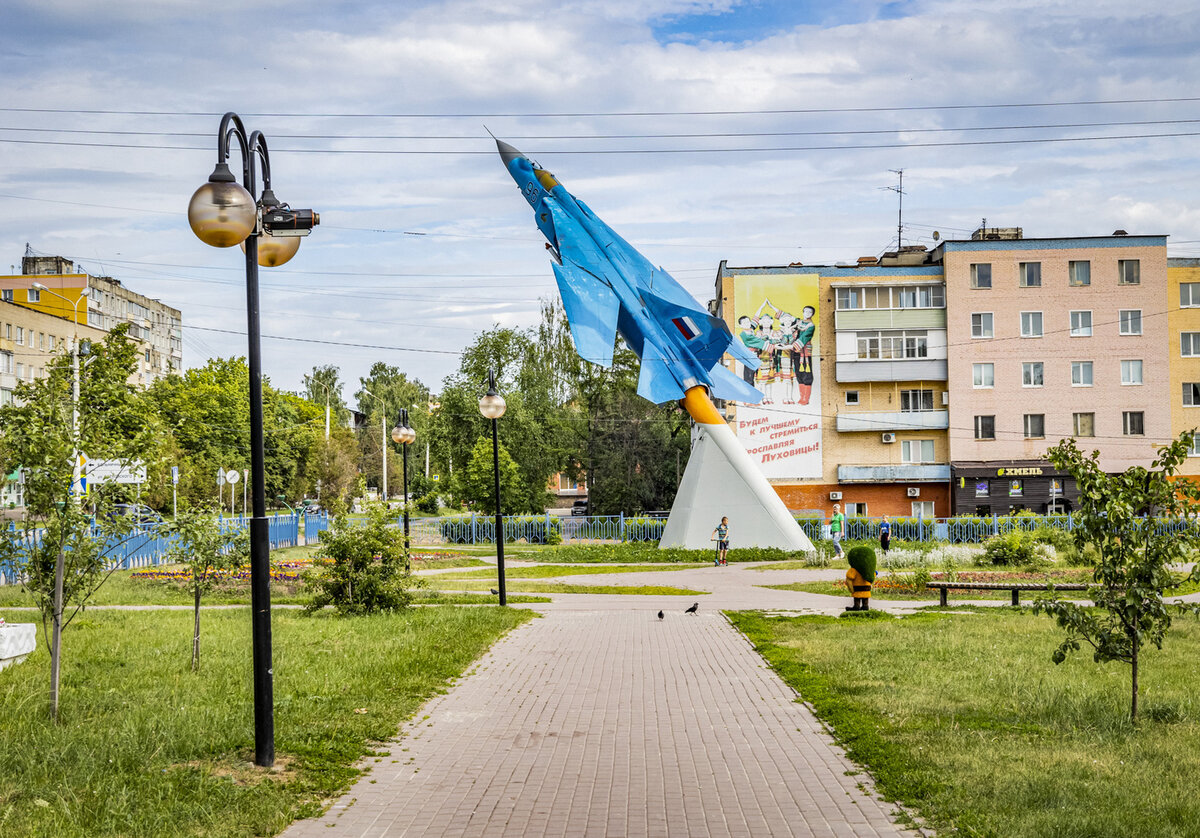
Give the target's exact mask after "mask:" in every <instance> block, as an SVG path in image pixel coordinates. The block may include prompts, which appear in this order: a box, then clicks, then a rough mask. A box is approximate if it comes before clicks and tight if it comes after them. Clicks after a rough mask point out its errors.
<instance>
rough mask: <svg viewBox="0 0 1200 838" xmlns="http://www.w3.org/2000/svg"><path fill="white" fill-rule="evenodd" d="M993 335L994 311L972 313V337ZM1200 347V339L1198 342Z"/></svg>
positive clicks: (1197, 344)
mask: <svg viewBox="0 0 1200 838" xmlns="http://www.w3.org/2000/svg"><path fill="white" fill-rule="evenodd" d="M1197 334H1200V333H1197ZM991 336H992V313H991V312H990V311H988V312H983V313H980V314H972V315H971V337H973V338H990V337H991ZM1196 346H1197V347H1200V341H1198V342H1197V343H1196ZM1198 354H1200V353H1198Z"/></svg>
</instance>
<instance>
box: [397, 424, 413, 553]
mask: <svg viewBox="0 0 1200 838" xmlns="http://www.w3.org/2000/svg"><path fill="white" fill-rule="evenodd" d="M416 439H417V432H416V431H414V430H413V429H412V428H411V427H409V424H408V408H404V409H403V410H401V411H400V424H398V425H397V426H396V427H394V428H392V441H393V442H396V443H397V444H399V445H400V450H401V451H402V452H403V454H404V561H405V562H407V561H408V446H410V445H412V444H413V443H414V442H416Z"/></svg>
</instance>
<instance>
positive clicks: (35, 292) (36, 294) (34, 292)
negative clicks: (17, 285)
mask: <svg viewBox="0 0 1200 838" xmlns="http://www.w3.org/2000/svg"><path fill="white" fill-rule="evenodd" d="M25 299H26V300H28V301H29V302H31V303H40V302H41V301H42V292H41V289H39V288H30V289H29V290H28V291H26V292H25Z"/></svg>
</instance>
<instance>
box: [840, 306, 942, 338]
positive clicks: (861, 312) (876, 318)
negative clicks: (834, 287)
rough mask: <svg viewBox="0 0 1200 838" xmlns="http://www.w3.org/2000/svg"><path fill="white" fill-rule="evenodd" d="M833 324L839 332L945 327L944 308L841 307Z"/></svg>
mask: <svg viewBox="0 0 1200 838" xmlns="http://www.w3.org/2000/svg"><path fill="white" fill-rule="evenodd" d="M833 325H834V328H835V329H837V330H838V331H839V332H840V331H852V332H865V331H869V330H871V329H930V330H936V329H945V328H946V309H944V308H875V309H861V308H855V309H843V310H841V311H838V312H837V313H836V314H835V315H834V320H833Z"/></svg>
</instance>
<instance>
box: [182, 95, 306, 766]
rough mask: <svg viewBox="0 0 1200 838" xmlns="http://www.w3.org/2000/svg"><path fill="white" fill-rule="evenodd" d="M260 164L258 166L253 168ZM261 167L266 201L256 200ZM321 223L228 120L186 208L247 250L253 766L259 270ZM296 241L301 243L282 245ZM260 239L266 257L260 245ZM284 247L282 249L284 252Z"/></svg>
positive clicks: (208, 238) (263, 141)
mask: <svg viewBox="0 0 1200 838" xmlns="http://www.w3.org/2000/svg"><path fill="white" fill-rule="evenodd" d="M230 140H235V141H236V142H237V145H238V147H239V149H240V150H241V153H242V183H241V184H239V183H238V182H237V178H235V177H234V175H233V173H232V172H231V171H229V165H228V163H226V161H227V160H228V159H229V144H230ZM255 159H257V160H258V161H259V166H258V167H256V166H255V165H254V161H255ZM259 168H261V170H262V180H263V190H262V196H261V197H260V198H259V199H258V200H255V198H254V192H255V189H256V175H257V172H258V170H259ZM319 223H320V218H319V216H318V215H317V213H315V212H313V211H312V210H293V209H291V208H290V207H289V206H288V205H287V204H283V203H281V202H280V201H279V200H278V199H277V198H276V197H275V193H274V192H272V191H271V158H270V154H269V153H268V151H267V138H266V137H265V136H263V134H262V132H260V131H254V132H253V133H247V132H246V127H245V126H244V125H243V124H242V120H241V117H239V116H238V115H237V114H235V113H232V112H230V113H227V114H225V115H224V116H223V117H221V125H220V128H218V130H217V164H216V166H215V167H214V168H213V173H212V175H210V176H209V178H208V182H207V183H205V184H204V185H203V186H201V187H200V188H199V189H197V190H196V192H195V194H193V195H192V200H191V202H190V203H189V204H188V224H190V225H191V228H192V232H194V233H195V234H196V237H197V238H199V239H200V241H202V242H204V243H205V244H208V245H212V246H213V247H233V246H234V245H235V244H240V245H242V249H243V250H244V251H245V253H246V314H247V323H246V327H247V328H246V334H247V339H248V341H247V342H248V350H247V354H246V361H247V366H249V368H250V481H251V483H252V484H253V485H252V486H251V494H252V497H253V515H252V516H251V518H250V611H251V627H252V638H253V644H252V645H253V650H254V762H255V764H257V765H260V766H263V767H270V766H271V765H273V764H274V763H275V711H274V697H273V691H274V688H273V686H272V677H271V560H270V549H271V545H270V536H269V532H268V522H267V499H266V467H265V458H264V450H263V409H262V352H261V346H260V339H259V334H260V322H259V320H260V310H259V303H258V266H259V265H260V264H261V265H264V266H272V265H280V264H283V263H284V262H286V261H287V260H288V259H290V258H291V257H292V255H293V254H295V252H296V248H297V247H298V246H299V245H298V242H299V237H300V236H307V235H308V234H309V233H310V232H312V228H313V227H315V226H316V225H317V224H319ZM290 238H295V239H296V241H297V244H292V243H291V242H284V241H283V240H284V239H290ZM260 240H262V248H261V250H260V248H259V243H260ZM280 244H282V249H281V248H280Z"/></svg>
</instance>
